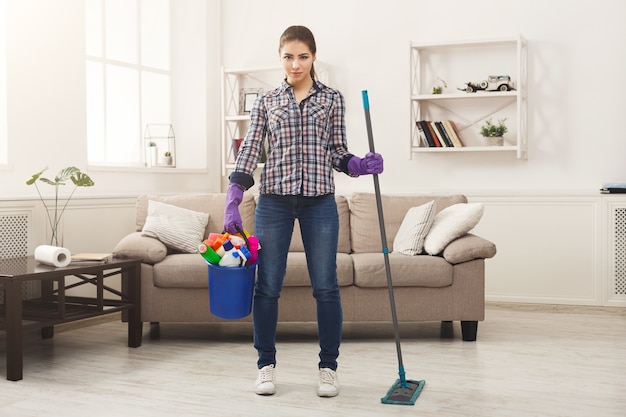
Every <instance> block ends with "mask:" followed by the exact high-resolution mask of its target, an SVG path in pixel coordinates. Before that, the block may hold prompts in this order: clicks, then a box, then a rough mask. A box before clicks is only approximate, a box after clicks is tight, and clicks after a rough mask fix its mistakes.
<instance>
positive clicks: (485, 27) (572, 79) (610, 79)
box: [222, 0, 626, 193]
mask: <svg viewBox="0 0 626 417" xmlns="http://www.w3.org/2000/svg"><path fill="white" fill-rule="evenodd" d="M222 9H223V10H222V19H223V23H224V25H223V45H224V63H225V65H227V66H231V67H241V66H261V65H270V64H276V63H277V62H278V61H277V60H278V53H277V48H278V39H279V36H280V34H281V32H282V31H283V30H284V29H285V28H286V27H287V26H289V25H292V24H303V25H306V26H308V27H309V28H310V29H311V30H312V31H313V33H314V34H315V35H316V40H317V49H318V52H317V56H318V59H320V60H323V61H325V62H328V63H330V64H331V66H332V67H333V68H332V71H331V80H332V83H331V84H332V86H334V87H336V88H338V89H340V90H341V91H342V92H343V94H344V95H345V97H346V102H347V106H348V108H347V129H348V141H349V142H348V143H349V146H350V149H351V150H352V151H353V152H354V153H356V154H363V153H365V152H366V151H367V137H366V130H365V122H364V116H363V110H362V104H361V90H363V89H367V90H368V91H369V97H370V104H371V115H372V125H373V130H374V139H375V142H376V149H377V151H379V152H381V153H382V154H383V156H384V157H385V161H386V164H385V168H386V171H385V174H384V175H382V176H381V188H382V190H383V191H386V192H404V191H417V192H422V191H435V192H441V191H448V190H460V191H463V192H468V191H469V190H481V191H482V190H488V191H489V192H517V191H532V192H537V191H539V190H545V191H546V192H567V193H571V192H574V193H580V192H584V193H587V192H593V193H595V192H596V191H597V189H598V188H599V187H600V186H601V184H602V183H603V182H605V181H626V169H625V168H624V167H625V164H624V162H623V155H626V140H623V133H622V127H621V123H619V122H618V121H619V120H620V118H621V117H622V114H623V113H624V110H626V105H625V104H624V101H623V96H624V94H623V93H625V92H626V83H624V82H620V81H621V78H623V74H624V73H626V26H625V25H624V24H623V21H622V20H623V16H625V15H626V3H624V2H623V1H621V0H600V1H594V2H570V1H567V0H557V1H540V0H504V1H501V2H493V1H485V0H472V1H462V0H418V1H402V0H389V1H384V2H382V1H371V0H365V1H363V0H348V1H346V0H342V1H333V0H321V1H317V2H315V3H312V4H310V5H308V6H306V7H304V6H303V7H294V5H293V3H292V2H289V1H282V0H268V1H263V2H257V1H247V0H229V1H225V2H223V5H222ZM517 33H521V34H523V35H524V36H525V37H526V38H527V39H528V52H529V55H528V77H529V80H528V81H529V82H528V109H529V114H528V126H529V138H528V140H529V151H528V154H529V157H528V160H527V161H523V160H516V159H515V157H514V155H512V154H494V153H489V154H480V153H461V154H459V153H457V154H453V155H451V154H446V155H441V154H420V155H415V157H414V159H413V160H409V155H408V143H409V138H410V132H409V129H410V123H409V42H410V41H417V42H430V41H432V42H438V41H446V40H465V39H467V40H472V39H483V38H491V37H504V36H511V35H515V34H517ZM620 93H621V94H620ZM337 182H338V184H339V188H340V191H344V190H350V191H351V190H352V189H354V188H355V187H356V188H360V189H366V190H367V189H371V180H368V179H367V178H362V179H359V180H353V179H348V178H345V177H343V176H338V177H337Z"/></svg>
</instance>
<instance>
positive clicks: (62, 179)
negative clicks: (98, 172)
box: [26, 167, 94, 246]
mask: <svg viewBox="0 0 626 417" xmlns="http://www.w3.org/2000/svg"><path fill="white" fill-rule="evenodd" d="M46 169H48V168H47V167H46V168H44V169H43V170H41V171H40V172H38V173H36V174H34V175H33V177H32V178H31V179H29V180H28V181H26V185H33V184H35V188H36V189H37V193H38V194H39V198H40V199H41V202H42V203H43V205H44V207H45V208H46V214H47V216H48V223H49V224H50V228H51V229H52V235H51V237H50V244H51V245H54V246H58V245H59V233H58V228H59V223H60V222H61V217H62V216H63V213H64V212H65V208H66V207H67V204H68V203H69V202H70V200H71V198H72V196H73V195H74V191H76V188H78V187H91V186H93V185H94V182H93V180H92V179H91V178H90V177H89V175H87V174H85V173H84V172H81V170H80V169H78V168H76V167H67V168H63V169H62V170H60V171H59V173H58V174H57V175H56V177H54V181H52V180H49V179H48V178H43V177H42V176H41V174H43V173H44V171H45V170H46ZM38 180H39V181H41V182H43V183H45V184H49V185H52V186H54V215H53V216H51V215H50V210H49V209H48V205H47V204H46V200H45V199H44V198H43V196H42V195H41V191H40V190H39V186H38V185H37V181H38ZM68 180H72V182H73V183H74V188H73V189H72V192H71V193H70V195H69V197H67V200H66V201H65V204H64V205H63V207H62V208H61V210H60V211H59V185H65V183H66V182H67V181H68Z"/></svg>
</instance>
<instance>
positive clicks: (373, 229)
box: [350, 193, 467, 253]
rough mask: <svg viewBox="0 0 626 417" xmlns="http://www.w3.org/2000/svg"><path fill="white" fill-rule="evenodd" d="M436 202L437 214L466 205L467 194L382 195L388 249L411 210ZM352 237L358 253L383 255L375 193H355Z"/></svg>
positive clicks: (351, 217)
mask: <svg viewBox="0 0 626 417" xmlns="http://www.w3.org/2000/svg"><path fill="white" fill-rule="evenodd" d="M432 200H435V205H436V206H437V210H436V212H439V211H441V210H443V209H444V208H446V207H448V206H451V205H453V204H457V203H466V202H467V199H466V198H465V196H463V195H449V196H432V195H430V196H428V195H390V194H387V195H382V196H381V201H382V206H383V216H384V218H385V234H386V235H387V242H386V243H387V247H388V248H390V247H391V245H392V244H393V239H394V238H395V236H396V233H398V229H399V228H400V224H402V220H403V219H404V215H405V214H406V212H407V211H409V209H410V208H411V207H416V206H421V205H422V204H426V203H428V202H429V201H432ZM350 235H351V241H352V251H353V252H354V253H372V252H374V253H380V252H381V250H382V248H381V241H380V227H379V223H378V211H377V209H376V196H375V195H374V193H354V194H352V196H351V197H350Z"/></svg>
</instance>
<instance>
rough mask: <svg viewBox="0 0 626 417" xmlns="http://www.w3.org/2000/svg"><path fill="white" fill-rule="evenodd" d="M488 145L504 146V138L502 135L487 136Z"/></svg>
mask: <svg viewBox="0 0 626 417" xmlns="http://www.w3.org/2000/svg"><path fill="white" fill-rule="evenodd" d="M485 140H486V142H487V146H502V144H503V143H504V138H503V137H502V136H487V137H486V138H485Z"/></svg>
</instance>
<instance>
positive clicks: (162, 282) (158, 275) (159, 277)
mask: <svg viewBox="0 0 626 417" xmlns="http://www.w3.org/2000/svg"><path fill="white" fill-rule="evenodd" d="M153 276H154V285H155V286H157V287H160V288H208V286H209V284H208V283H209V267H208V265H207V263H206V261H205V260H204V258H203V257H202V256H200V255H198V254H191V253H176V254H171V255H168V256H167V257H166V258H165V259H164V260H162V261H161V262H159V263H157V264H155V265H154V267H153ZM207 300H208V298H207ZM207 308H208V306H207Z"/></svg>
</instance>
